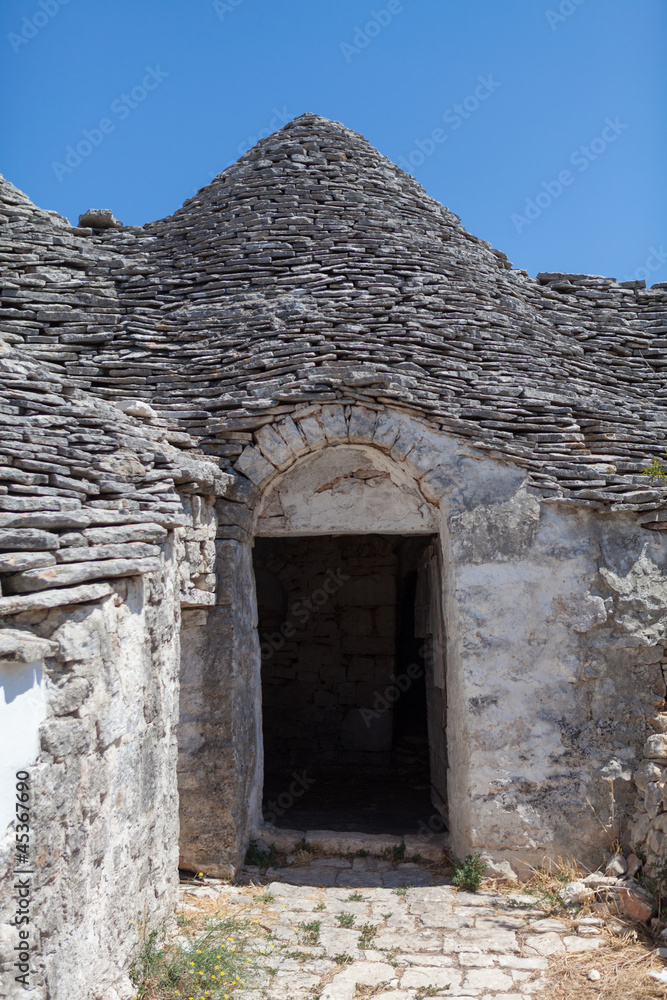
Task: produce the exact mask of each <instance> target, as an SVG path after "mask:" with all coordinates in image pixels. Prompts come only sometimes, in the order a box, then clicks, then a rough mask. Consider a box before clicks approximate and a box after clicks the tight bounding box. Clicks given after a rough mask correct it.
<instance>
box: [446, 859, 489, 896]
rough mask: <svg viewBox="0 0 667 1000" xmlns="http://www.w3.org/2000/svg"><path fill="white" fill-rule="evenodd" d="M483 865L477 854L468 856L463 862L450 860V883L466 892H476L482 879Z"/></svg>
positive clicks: (484, 866)
mask: <svg viewBox="0 0 667 1000" xmlns="http://www.w3.org/2000/svg"><path fill="white" fill-rule="evenodd" d="M485 868H486V865H485V863H484V862H483V861H482V858H481V855H480V854H479V852H477V854H468V855H467V856H466V858H465V860H464V861H457V860H456V858H454V859H453V860H452V883H453V884H454V885H457V886H458V887H459V889H465V890H466V891H467V892H477V890H478V889H479V887H480V885H481V884H482V878H483V877H484V869H485Z"/></svg>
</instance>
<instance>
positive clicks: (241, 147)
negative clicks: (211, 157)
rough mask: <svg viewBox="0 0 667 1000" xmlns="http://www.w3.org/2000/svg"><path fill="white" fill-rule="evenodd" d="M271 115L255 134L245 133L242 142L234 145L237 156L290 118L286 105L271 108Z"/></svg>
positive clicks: (241, 154)
mask: <svg viewBox="0 0 667 1000" xmlns="http://www.w3.org/2000/svg"><path fill="white" fill-rule="evenodd" d="M272 111H273V117H272V118H271V120H270V121H269V122H268V124H267V125H265V126H264V128H261V129H260V130H259V132H257V134H256V135H247V136H246V137H245V139H244V140H243V142H240V143H239V144H238V146H237V147H236V152H237V153H238V154H239V156H243V154H244V153H245V152H247V151H248V150H249V149H251V148H252V146H254V145H255V144H256V143H258V142H259V140H260V139H268V137H269V136H270V135H271V133H272V132H276V131H277V130H278V129H279V128H282V127H283V125H287V123H288V121H289V120H290V116H289V112H288V111H287V107H286V106H284V107H282V108H272Z"/></svg>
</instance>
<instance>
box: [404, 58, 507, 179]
mask: <svg viewBox="0 0 667 1000" xmlns="http://www.w3.org/2000/svg"><path fill="white" fill-rule="evenodd" d="M477 80H478V83H477V86H476V87H475V89H474V90H473V91H472V93H470V94H468V95H467V96H466V97H464V98H463V100H462V101H461V102H460V103H458V104H452V106H451V107H449V108H447V110H446V111H443V113H442V120H443V122H445V124H446V125H447V126H448V129H443V128H434V129H433V131H432V132H430V133H429V135H427V136H426V138H424V139H415V141H414V145H413V147H412V149H411V150H410V152H409V153H408V155H407V158H406V157H404V156H399V158H398V160H397V161H396V162H397V164H398V166H399V167H400V168H401V170H405V172H406V173H408V174H409V173H411V171H412V170H413V169H414V168H415V167H420V166H421V165H422V163H423V162H424V160H425V159H426V158H427V157H428V156H433V154H434V153H435V151H436V149H437V148H438V146H441V145H442V144H443V143H445V142H447V139H448V138H449V132H456V130H457V129H459V128H461V126H462V125H463V123H464V121H466V120H467V119H468V118H470V116H471V115H474V113H475V112H476V111H477V110H478V108H479V107H480V105H481V104H483V103H484V101H487V100H488V99H489V97H491V94H494V93H495V92H496V90H497V89H498V87H500V86H501V83H500V82H499V81H498V80H494V79H493V74H492V73H489V75H488V76H479V77H477Z"/></svg>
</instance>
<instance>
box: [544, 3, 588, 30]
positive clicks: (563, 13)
mask: <svg viewBox="0 0 667 1000" xmlns="http://www.w3.org/2000/svg"><path fill="white" fill-rule="evenodd" d="M584 3H586V0H561V3H559V4H558V10H545V12H544V16H545V17H546V19H547V21H548V22H549V27H550V28H551V30H552V31H555V30H556V28H557V27H558V25H559V24H564V23H565V21H567V19H568V17H572V15H573V14H574V13H575V12H576V10H577V9H578V8H579V7H581V5H582V4H584Z"/></svg>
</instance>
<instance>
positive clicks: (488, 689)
mask: <svg viewBox="0 0 667 1000" xmlns="http://www.w3.org/2000/svg"><path fill="white" fill-rule="evenodd" d="M236 467H237V469H238V471H239V472H242V473H243V474H244V475H246V476H248V477H249V478H250V479H251V481H252V482H253V483H254V484H255V486H256V488H257V489H258V490H260V491H261V494H262V499H261V501H260V503H259V505H258V508H257V511H258V519H257V530H258V533H260V534H262V535H270V534H272V533H275V534H277V535H281V534H282V535H284V534H291V533H294V534H308V533H317V532H326V531H328V530H329V531H330V530H339V531H340V530H344V529H342V527H341V526H343V525H347V527H348V530H358V531H361V532H363V531H371V532H372V531H373V530H374V526H375V525H376V524H377V523H378V521H380V522H381V523H382V524H387V520H389V522H390V523H393V525H394V530H396V531H399V530H400V528H399V525H400V517H399V516H398V511H400V507H401V502H403V503H404V505H405V509H406V511H407V518H408V519H409V520H408V523H409V524H410V525H411V526H412V530H413V531H415V530H417V531H419V527H418V526H419V525H430V524H432V523H433V518H434V517H437V521H438V525H439V526H438V529H437V530H438V534H439V546H440V562H441V566H442V584H443V586H442V592H443V595H444V604H443V632H444V635H445V642H444V647H445V651H446V653H445V657H444V659H445V661H446V688H447V733H448V738H447V754H448V775H447V795H448V799H449V814H450V823H451V836H452V846H453V849H454V851H455V853H457V854H459V855H464V854H466V853H468V852H470V851H472V850H477V849H479V850H483V851H485V852H487V853H488V854H490V855H491V856H493V857H495V858H496V859H498V860H507V861H509V862H510V863H511V864H512V865H514V866H515V867H516V868H518V869H521V867H522V865H523V864H524V863H529V864H536V863H542V862H543V861H544V859H545V858H546V857H553V858H558V857H559V856H562V857H565V856H572V857H576V858H577V859H578V860H579V861H581V862H582V863H584V864H591V865H597V864H598V863H599V861H600V860H601V858H602V855H603V853H604V851H606V850H608V848H609V845H610V843H611V842H612V840H613V839H614V837H615V836H619V837H620V839H621V840H622V842H623V843H624V845H627V846H628V847H632V846H636V845H635V844H633V843H632V839H633V833H632V823H633V820H634V819H635V818H636V816H637V815H638V809H639V808H644V805H643V802H642V805H641V807H640V805H639V804H638V803H639V797H640V796H639V791H638V787H637V785H636V784H635V783H634V781H633V780H632V774H633V772H634V771H635V770H636V769H637V767H638V765H639V764H640V762H641V760H642V759H643V755H644V750H643V746H644V742H645V740H646V737H647V736H648V735H649V734H650V733H651V732H652V731H653V719H654V718H655V715H656V712H657V711H659V710H660V709H661V707H662V706H663V705H664V699H665V684H664V680H663V676H662V671H661V669H660V658H661V656H662V650H663V648H664V643H665V607H666V606H667V601H666V599H665V589H664V588H665V583H666V580H667V545H666V544H665V541H664V536H663V535H662V533H661V532H660V531H647V530H646V528H645V527H643V526H642V525H640V524H638V523H637V520H636V517H635V515H634V514H633V513H632V512H630V511H628V510H627V508H623V507H622V505H620V506H621V509H619V510H616V511H612V510H609V509H605V511H604V512H602V510H600V511H598V510H597V509H595V508H592V507H591V506H590V505H588V504H581V503H580V502H579V501H578V500H574V499H571V498H567V497H553V496H552V494H551V491H550V490H549V489H546V490H544V491H543V490H542V489H541V488H540V487H539V486H536V485H534V484H532V483H531V482H530V481H529V478H528V476H527V474H526V470H525V469H524V468H522V460H521V459H517V461H516V462H515V463H509V462H507V461H505V460H502V459H501V458H500V456H496V455H494V454H492V453H489V454H488V455H487V456H486V457H485V456H484V454H483V453H481V452H480V450H479V448H478V447H476V448H475V447H470V446H469V445H467V444H466V443H464V442H461V441H460V440H457V439H455V438H454V437H452V436H450V435H448V434H444V433H440V432H438V431H436V430H434V429H433V427H432V426H430V425H428V424H427V423H425V422H423V421H420V420H418V419H417V418H415V417H414V416H412V415H410V414H408V413H406V412H404V411H401V410H399V409H389V408H387V409H385V410H384V411H379V410H377V411H373V410H370V409H369V408H365V407H358V406H347V407H344V406H336V405H333V404H330V403H327V404H326V405H324V406H322V407H320V408H314V407H303V408H296V409H295V410H294V411H292V414H291V415H288V416H286V415H281V416H279V417H277V418H276V420H275V422H274V423H273V424H272V425H271V427H268V426H266V425H265V426H264V427H263V428H262V429H261V430H260V431H258V432H257V433H256V434H255V435H254V443H253V444H252V445H251V446H248V447H246V449H245V450H244V452H243V453H242V455H241V456H240V458H239V459H238V460H237V462H236ZM593 469H594V463H592V464H591V471H593ZM332 473H335V474H334V475H332ZM380 484H381V485H380ZM380 490H382V491H384V493H383V494H381V493H380V492H379V491H380ZM380 495H382V496H383V499H382V502H378V501H377V499H376V498H378V497H379V496H380ZM434 511H435V514H434ZM394 512H396V513H394ZM655 526H656V527H658V528H659V524H656V525H655ZM375 530H377V528H376V529H375ZM383 530H385V531H387V530H390V529H389V528H388V527H385V528H384V529H383ZM422 530H423V528H422ZM434 669H437V665H436V668H434ZM666 762H667V758H666ZM612 792H613V818H612V817H611V811H612ZM600 817H601V818H602V819H600Z"/></svg>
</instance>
